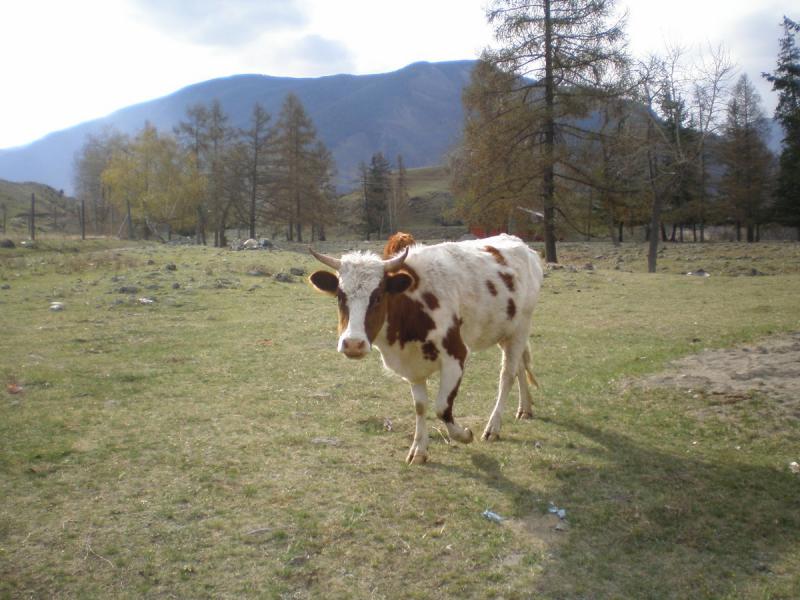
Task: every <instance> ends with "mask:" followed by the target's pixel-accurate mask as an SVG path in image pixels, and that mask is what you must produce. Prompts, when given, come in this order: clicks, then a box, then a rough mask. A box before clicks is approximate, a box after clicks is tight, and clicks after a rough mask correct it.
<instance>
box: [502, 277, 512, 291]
mask: <svg viewBox="0 0 800 600" xmlns="http://www.w3.org/2000/svg"><path fill="white" fill-rule="evenodd" d="M500 279H502V280H503V283H505V284H506V287H507V288H508V291H509V292H513V291H514V276H513V275H512V274H511V273H500Z"/></svg>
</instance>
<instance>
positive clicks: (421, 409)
mask: <svg viewBox="0 0 800 600" xmlns="http://www.w3.org/2000/svg"><path fill="white" fill-rule="evenodd" d="M411 397H412V398H413V399H414V411H415V412H416V414H417V422H416V426H415V427H414V441H413V442H412V443H411V449H410V450H409V451H408V456H406V462H407V463H409V464H412V465H421V464H424V463H425V461H427V460H428V428H427V426H426V425H425V409H426V408H427V406H428V388H427V386H426V385H425V382H424V381H423V382H422V383H412V384H411Z"/></svg>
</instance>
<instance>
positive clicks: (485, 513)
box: [481, 508, 506, 523]
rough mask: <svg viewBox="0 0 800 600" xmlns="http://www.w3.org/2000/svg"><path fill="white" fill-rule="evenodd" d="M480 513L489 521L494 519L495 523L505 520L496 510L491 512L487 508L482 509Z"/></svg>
mask: <svg viewBox="0 0 800 600" xmlns="http://www.w3.org/2000/svg"><path fill="white" fill-rule="evenodd" d="M481 514H482V515H483V516H484V517H486V518H487V519H489V520H490V521H494V522H495V523H502V522H503V521H505V520H506V519H505V517H501V516H500V515H498V514H497V513H496V512H492V511H491V510H489V509H488V508H487V509H486V510H485V511H483V512H482V513H481Z"/></svg>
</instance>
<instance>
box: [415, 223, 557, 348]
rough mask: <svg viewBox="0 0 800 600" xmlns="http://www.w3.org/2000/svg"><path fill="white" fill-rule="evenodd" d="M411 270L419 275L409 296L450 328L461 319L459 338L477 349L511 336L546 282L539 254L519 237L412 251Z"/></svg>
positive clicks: (526, 317)
mask: <svg viewBox="0 0 800 600" xmlns="http://www.w3.org/2000/svg"><path fill="white" fill-rule="evenodd" d="M406 264H407V266H408V267H410V268H411V269H413V271H414V272H415V273H416V274H417V275H418V277H419V285H418V286H416V289H415V290H414V291H412V292H410V294H411V295H415V296H417V297H419V298H420V299H423V300H425V301H426V304H427V305H428V306H429V307H430V306H434V307H435V308H433V309H431V311H430V312H431V313H432V314H433V315H434V318H435V320H436V321H438V322H442V323H443V324H444V325H447V324H448V323H449V322H450V321H451V320H452V319H453V318H456V319H460V321H461V336H462V339H463V340H464V343H465V344H466V345H467V346H468V347H469V348H471V349H473V350H479V349H481V348H484V347H487V346H490V345H492V344H495V343H497V341H498V340H500V339H502V338H504V337H509V336H510V335H511V334H512V333H513V331H514V330H515V329H516V328H518V327H520V326H521V325H523V324H524V326H526V327H528V326H529V325H530V315H531V312H532V311H533V307H534V305H535V304H536V299H537V297H538V294H539V289H540V287H541V282H542V268H541V263H540V261H539V257H538V255H537V254H536V253H535V252H534V251H533V250H531V249H530V248H528V246H527V245H525V243H524V242H522V241H521V240H520V239H519V238H516V237H513V236H508V235H500V236H495V237H491V238H486V239H481V240H470V241H465V242H448V243H443V244H437V245H435V246H417V247H414V248H412V250H411V253H410V254H409V257H408V259H407V260H406Z"/></svg>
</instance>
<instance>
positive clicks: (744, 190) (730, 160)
mask: <svg viewBox="0 0 800 600" xmlns="http://www.w3.org/2000/svg"><path fill="white" fill-rule="evenodd" d="M760 103H761V98H760V97H759V95H758V92H756V90H755V88H754V87H753V84H752V83H751V82H750V80H749V79H748V77H747V75H745V74H743V75H742V76H741V77H740V78H739V81H738V82H737V83H736V85H735V86H734V88H733V92H732V96H731V99H730V101H729V102H728V119H727V122H726V124H725V130H724V136H723V139H722V142H721V144H720V152H719V158H720V162H721V163H722V166H723V167H724V168H725V172H724V174H723V176H722V179H721V181H720V192H721V195H722V197H723V199H724V200H725V202H726V205H727V207H728V209H729V211H730V214H731V216H732V217H733V219H734V220H735V222H736V223H737V232H738V231H739V228H738V226H739V224H740V223H743V224H744V225H745V226H746V228H747V241H748V242H753V241H756V235H755V230H756V226H757V225H758V223H759V222H760V220H761V219H762V217H763V207H764V205H765V203H766V201H767V197H768V194H769V185H770V180H771V177H770V170H771V164H772V155H771V154H770V152H769V150H768V149H767V144H766V142H765V137H766V117H765V116H764V111H763V110H762V108H761V106H760Z"/></svg>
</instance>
